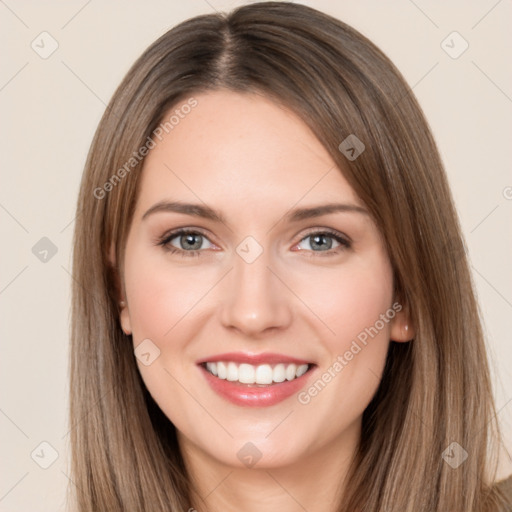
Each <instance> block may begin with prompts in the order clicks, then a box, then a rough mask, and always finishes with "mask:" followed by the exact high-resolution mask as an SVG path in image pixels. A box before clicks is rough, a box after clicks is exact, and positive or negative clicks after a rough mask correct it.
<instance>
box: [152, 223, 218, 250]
mask: <svg viewBox="0 0 512 512" xmlns="http://www.w3.org/2000/svg"><path fill="white" fill-rule="evenodd" d="M205 243H206V246H205ZM208 244H209V245H208ZM158 245H161V246H163V247H164V248H165V249H166V250H168V251H169V252H171V253H173V254H180V255H181V256H199V251H200V250H203V249H211V248H213V247H215V246H214V245H213V244H212V243H211V242H210V241H209V240H208V238H207V237H206V236H205V235H204V234H203V233H200V232H198V231H193V230H190V229H179V230H177V231H173V232H171V233H166V234H165V235H164V236H163V237H162V238H161V239H160V240H159V242H158Z"/></svg>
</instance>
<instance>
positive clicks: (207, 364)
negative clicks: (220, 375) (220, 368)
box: [206, 363, 217, 376]
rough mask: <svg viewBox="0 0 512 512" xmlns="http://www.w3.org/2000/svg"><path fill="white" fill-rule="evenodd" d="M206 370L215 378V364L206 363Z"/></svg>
mask: <svg viewBox="0 0 512 512" xmlns="http://www.w3.org/2000/svg"><path fill="white" fill-rule="evenodd" d="M206 368H207V370H208V371H209V372H210V373H213V375H215V376H217V365H216V364H215V363H206Z"/></svg>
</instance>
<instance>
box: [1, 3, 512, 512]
mask: <svg viewBox="0 0 512 512" xmlns="http://www.w3.org/2000/svg"><path fill="white" fill-rule="evenodd" d="M243 3H244V2H240V1H232V2H230V1H222V0H208V1H206V0H190V1H187V2H181V1H175V2H170V1H169V0H165V1H164V0H153V1H152V2H143V1H141V0H139V1H131V2H121V1H115V2H114V1H105V2H98V1H93V0H89V1H87V0H80V1H69V2H56V1H53V2H30V1H21V0H18V1H16V0H5V1H3V0H2V1H0V23H1V32H0V33H1V38H2V47H3V48H4V50H3V52H4V54H3V60H2V67H1V68H0V108H1V119H2V134H1V137H0V144H1V154H2V158H3V160H2V168H1V173H2V187H1V189H0V221H1V235H2V240H3V250H2V265H1V274H0V304H1V311H2V320H1V324H0V325H1V343H2V346H1V350H2V357H1V363H0V365H1V366H0V370H1V371H0V379H1V380H0V389H1V395H0V432H1V439H2V443H1V454H0V456H1V460H2V467H1V478H0V510H1V511H2V512H19V511H20V510H24V511H25V510H31V511H52V512H55V511H62V510H64V497H65V489H66V486H67V485H68V484H69V479H68V476H67V475H68V474H69V472H68V456H69V447H68V441H69V435H68V433H69V426H68V424H67V408H68V400H67V394H68V380H67V379H68V368H67V361H68V359H67V358H68V346H69V336H68V323H69V307H70V284H71V275H70V270H71V250H72V245H71V244H72V233H73V226H74V216H75V202H76V197H77V193H78V187H79V181H80V177H81V174H82V170H83V166H84V163H85V158H86V154H87V151H88V149H89V145H90V143H91V140H92V137H93V134H94V131H95V129H96V126H97V125H98V122H99V120H100V117H101V115H102V114H103V111H104V109H105V106H106V104H107V103H108V101H109V99H110V97H111V96H112V94H113V92H114V90H115V88H116V87H117V85H118V84H119V82H120V81H121V79H122V78H123V76H124V75H125V73H126V72H127V71H128V69H129V67H130V66H131V65H132V63H133V62H134V61H135V59H136V58H137V57H138V56H139V55H140V54H141V53H142V51H143V50H144V49H145V48H146V47H147V46H148V45H149V44H151V43H152V42H153V41H155V40H156V39H157V38H158V37H160V36H161V35H162V34H163V33H165V32H166V31H167V30H169V29H170V28H171V27H172V26H174V25H176V24H177V23H179V22H181V21H183V20H185V19H187V18H190V17H192V16H196V15H199V14H206V13H211V12H214V11H215V10H219V11H220V10H229V9H231V8H233V7H236V6H238V5H242V4H243ZM246 3H247V2H246ZM303 3H305V4H307V5H310V6H312V7H315V8H317V9H320V10H322V11H325V12H326V13H328V14H331V15H333V16H335V17H337V18H339V19H341V20H342V21H344V22H347V23H348V24H349V25H351V26H353V27H354V28H356V29H357V30H359V31H360V32H362V33H363V34H364V35H366V36H367V37H369V38H370V39H371V40H372V41H373V42H374V43H376V44H377V46H379V47H380V48H381V49H382V50H383V51H384V52H385V53H386V54H387V55H388V56H389V57H390V58H391V60H392V61H393V62H394V63H395V64H396V65H397V67H398V68H399V69H400V71H401V72H402V73H403V75H404V76H405V78H406V80H407V81H408V83H409V84H410V85H411V87H413V90H414V93H415V94H416V96H417V98H418V100H419V102H420V104H421V106H422V108H423V110H424V112H425V114H426V116H427V119H428V121H429V123H430V125H431V127H432V130H433V133H434V137H435V139H436V141H437V144H438V146H439V149H440V151H441V156H442V158H443V161H444V164H445V166H446V170H447V173H448V178H449V181H450V184H451V187H452V191H453V194H454V196H455V201H456V205H457V208H458V212H459V216H460V219H461V222H462V227H463V231H464V235H465V238H466V242H467V248H468V254H469V257H470V261H471V267H472V271H473V277H474V281H475V283H476V287H477V292H478V297H479V301H480V305H481V308H482V313H483V316H484V321H485V326H484V327H485V331H486V334H487V340H488V346H489V352H490V359H491V365H492V372H493V383H494V390H495V396H496V404H497V410H498V412H499V420H500V423H501V425H502V427H503V430H504V434H505V441H506V445H507V450H508V453H507V452H506V451H505V452H503V456H502V460H501V467H500V475H501V476H505V475H508V474H510V473H511V472H512V460H511V458H510V455H509V454H510V453H512V372H511V370H510V362H511V361H512V343H511V335H510V333H511V331H512V272H511V261H512V259H511V255H512V237H511V234H512V230H511V225H512V222H511V220H512V175H511V173H510V162H511V148H512V144H511V143H510V141H512V123H510V119H511V115H510V114H511V112H512V76H511V75H512V68H511V67H510V65H509V63H510V62H511V60H512V59H511V57H512V55H511V53H512V51H511V50H512V38H511V35H510V34H511V31H510V23H509V20H510V19H512V4H511V2H510V1H509V0H501V1H497V0H479V1H475V0H473V1H469V2H468V1H462V0H457V1H452V2H450V3H449V4H448V3H442V2H433V1H424V0H415V1H412V0H397V1H395V2H379V1H378V0H358V1H356V0H346V1H334V0H319V1H315V2H313V1H307V2H303ZM507 363H508V364H507ZM469 456H471V455H469Z"/></svg>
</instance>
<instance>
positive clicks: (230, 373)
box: [206, 361, 309, 384]
mask: <svg viewBox="0 0 512 512" xmlns="http://www.w3.org/2000/svg"><path fill="white" fill-rule="evenodd" d="M308 368H309V365H308V364H301V365H300V366H297V365H295V364H288V365H285V364H283V363H279V364H276V365H275V366H274V368H272V366H270V365H269V364H260V365H258V366H254V365H252V364H246V363H242V364H240V365H239V364H237V363H234V362H233V361H229V362H222V361H219V362H217V363H210V362H209V363H206V369H207V370H208V371H209V372H210V373H211V374H212V375H215V376H216V377H218V378H219V379H225V380H228V381H230V382H236V381H238V382H241V383H242V384H272V382H277V383H279V382H284V381H285V380H293V379H296V378H298V377H300V376H302V375H304V374H305V373H306V372H307V371H308Z"/></svg>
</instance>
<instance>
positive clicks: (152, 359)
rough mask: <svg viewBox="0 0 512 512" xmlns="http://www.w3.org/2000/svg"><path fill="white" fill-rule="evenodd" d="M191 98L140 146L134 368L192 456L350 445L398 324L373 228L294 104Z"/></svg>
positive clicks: (292, 453) (128, 289)
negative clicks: (143, 150) (167, 126)
mask: <svg viewBox="0 0 512 512" xmlns="http://www.w3.org/2000/svg"><path fill="white" fill-rule="evenodd" d="M195 100H196V101H197V105H196V106H195V108H193V109H183V110H182V111H180V112H184V111H185V110H186V111H187V112H189V113H188V114H183V113H182V114H181V115H180V116H179V122H178V123H175V124H173V128H172V130H169V131H168V133H167V134H165V132H164V136H163V137H161V139H162V140H161V141H159V140H158V139H156V142H157V144H156V146H155V147H154V148H153V149H152V150H151V151H150V152H149V154H148V156H147V157H146V160H145V164H144V169H143V174H142V179H141V184H140V187H141V188H140V195H139V198H138V203H137V206H136V210H135V213H134V217H133V221H132V225H131V228H130V232H129V235H128V240H127V246H126V254H125V260H124V272H123V276H122V280H123V288H124V298H125V300H126V302H127V306H126V307H125V308H124V309H123V310H122V313H121V323H122V326H123V329H124V330H125V332H127V333H130V332H131V333H132V335H133V344H134V349H136V350H135V354H136V356H137V359H136V361H137V365H138V368H139V371H140V373H141V375H142V378H143V380H144V382H145V384H146V386H147V388H148V390H149V392H150V393H151V395H152V396H153V398H154V400H155V401H156V403H157V404H158V405H159V406H160V408H161V409H162V411H163V412H164V413H165V415H166V416H167V417H168V418H169V419H170V420H171V421H172V422H173V424H174V425H175V426H176V428H177V430H178V436H179V440H180V444H181V445H182V446H183V448H184V449H186V450H189V452H190V453H191V452H192V451H194V452H195V453H196V454H201V455H202V456H205V457H210V458H213V459H215V460H217V461H218V462H222V463H224V464H227V465H230V466H239V467H242V466H243V465H246V466H248V467H250V466H252V465H253V464H254V463H257V464H258V467H277V466H283V465H286V464H290V463H293V462H298V461H301V460H305V459H306V458H307V457H312V456H314V455H315V454H318V453H321V452H322V451H323V452H324V453H326V450H327V451H330V450H332V449H340V450H342V449H348V447H353V446H354V445H355V443H356V442H357V440H358V436H359V432H360V425H361V423H360V422H361V417H362V413H363V411H364V409H365V408H366V406H367V405H368V403H369V402H370V400H371V398H372V396H373V395H374V393H375V391H376V389H377V387H378V385H379V381H380V378H381V374H382V371H383V367H384V363H385V359H386V353H387V349H388V345H389V340H390V338H391V339H394V340H396V341H401V340H402V338H403V334H404V332H403V331H404V329H403V327H404V320H403V316H404V313H403V312H402V313H399V312H398V311H399V309H400V307H401V306H400V305H398V304H397V303H394V297H393V293H392V290H393V276H392V271H391V266H390V262H389V259H388V256H387V253H386V251H385V248H384V244H383V241H382V239H381V237H380V235H379V232H378V230H377V229H376V226H375V225H374V223H373V221H372V220H371V218H370V216H369V215H368V214H367V213H366V211H365V208H364V205H363V204H362V203H361V201H360V200H359V199H358V197H357V196H356V195H355V193H354V191H353V190H352V188H351V187H350V186H349V185H348V183H347V181H346V180H345V179H344V177H343V175H342V173H341V172H340V170H339V168H337V167H336V165H335V164H334V162H333V160H332V159H331V158H330V156H329V154H328V153H327V151H326V150H325V149H324V147H323V146H322V144H321V142H320V141H319V140H317V139H316V138H315V136H314V134H313V133H312V132H311V131H310V130H309V129H308V128H307V126H306V125H305V124H304V123H303V122H302V121H301V120H300V118H298V117H297V116H296V115H295V114H293V113H291V112H290V111H288V110H285V109H283V108H282V107H280V106H277V105H276V104H275V103H273V102H271V101H270V100H268V99H265V98H264V97H262V96H260V95H246V94H237V93H233V92H227V91H216V92H210V93H208V94H201V95H197V96H195ZM185 103H186V100H184V101H183V104H185ZM176 108H178V109H179V108H180V106H179V105H178V106H177V107H175V108H174V109H173V111H174V110H175V109H176ZM171 114H172V112H170V113H169V115H167V116H165V119H167V118H169V117H170V115H171ZM356 135H357V134H356ZM340 142H341V140H340ZM347 165H349V163H348V162H347ZM125 179H130V178H129V177H126V178H125ZM328 205H329V206H330V207H329V208H326V206H328ZM180 230H186V233H185V234H183V233H181V234H180V232H179V231H180ZM206 363H209V364H208V365H206ZM212 363H215V364H212ZM206 366H207V368H206ZM306 369H307V371H306ZM304 371H305V373H303V372H304ZM212 372H213V373H212ZM215 373H216V374H217V376H215V375H214V374H215ZM297 375H298V376H299V377H297ZM251 382H252V384H251ZM270 382H272V384H270ZM347 453H348V452H347Z"/></svg>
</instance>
